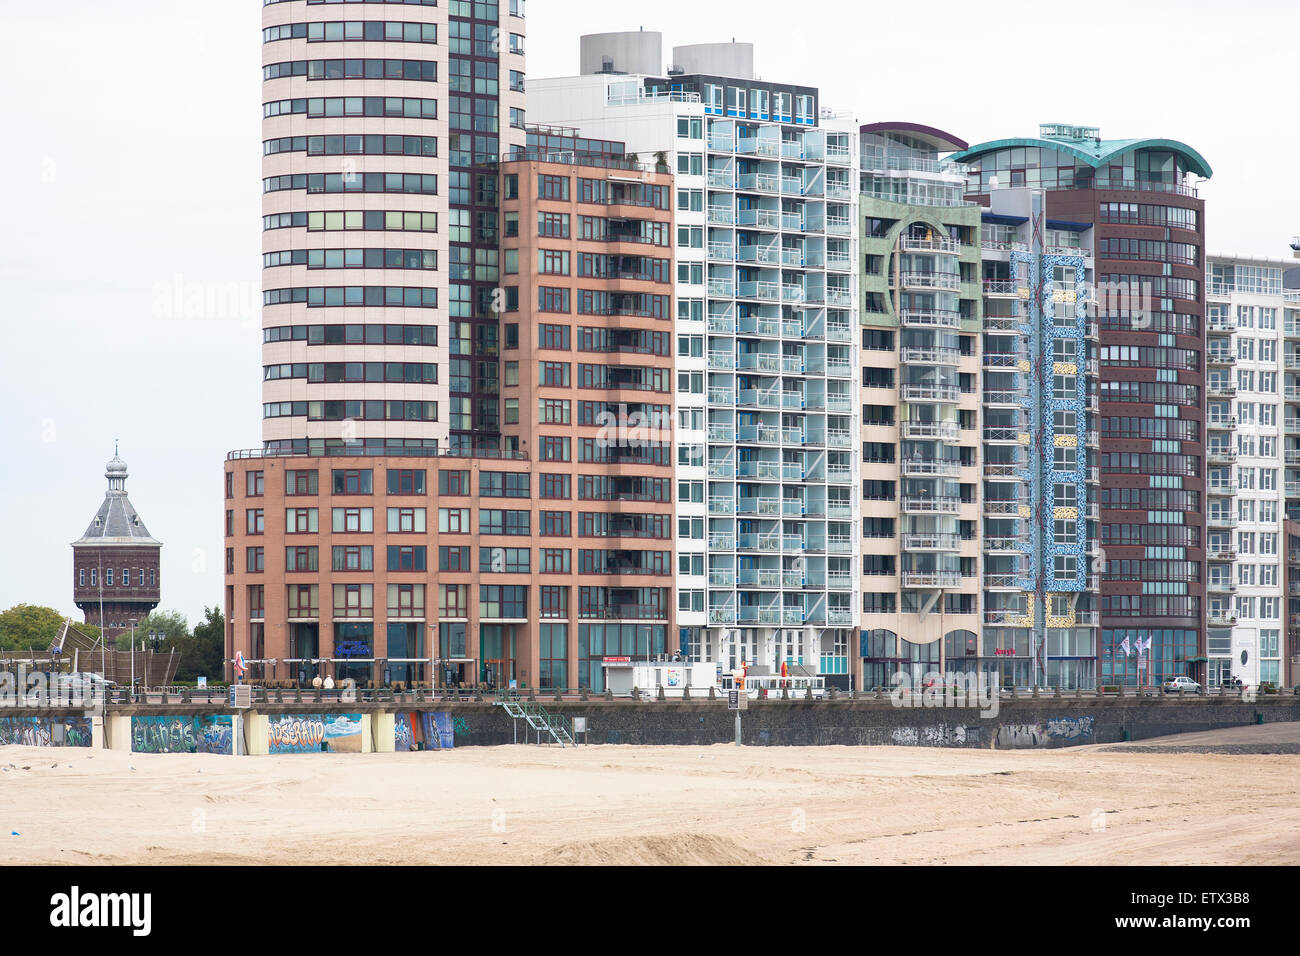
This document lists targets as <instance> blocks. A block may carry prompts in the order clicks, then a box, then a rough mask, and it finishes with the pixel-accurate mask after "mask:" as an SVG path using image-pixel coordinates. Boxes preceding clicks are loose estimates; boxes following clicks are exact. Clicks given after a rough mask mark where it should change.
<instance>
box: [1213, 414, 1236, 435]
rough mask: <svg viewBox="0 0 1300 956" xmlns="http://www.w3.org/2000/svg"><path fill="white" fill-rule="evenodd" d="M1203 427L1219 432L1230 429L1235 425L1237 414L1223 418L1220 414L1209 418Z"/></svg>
mask: <svg viewBox="0 0 1300 956" xmlns="http://www.w3.org/2000/svg"><path fill="white" fill-rule="evenodd" d="M1205 427H1206V428H1208V429H1209V430H1210V431H1219V432H1225V431H1232V430H1233V429H1234V428H1236V427H1237V416H1236V415H1230V416H1228V417H1227V418H1224V417H1222V416H1220V417H1219V418H1211V419H1209V420H1207V421H1206V423H1205Z"/></svg>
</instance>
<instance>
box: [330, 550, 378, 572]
mask: <svg viewBox="0 0 1300 956" xmlns="http://www.w3.org/2000/svg"><path fill="white" fill-rule="evenodd" d="M332 558H333V564H332V566H333V568H334V570H335V571H373V570H374V569H375V549H374V547H373V546H371V545H356V544H344V545H335V546H334V551H333V555H332Z"/></svg>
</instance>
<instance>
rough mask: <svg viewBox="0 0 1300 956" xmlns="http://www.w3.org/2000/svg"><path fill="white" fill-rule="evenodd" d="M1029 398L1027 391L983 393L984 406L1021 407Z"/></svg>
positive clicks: (1010, 390)
mask: <svg viewBox="0 0 1300 956" xmlns="http://www.w3.org/2000/svg"><path fill="white" fill-rule="evenodd" d="M1028 397H1029V391H1028V390H1027V389H1023V388H1020V389H999V390H993V389H990V390H988V391H986V392H985V393H984V404H985V405H1003V406H1007V405H1023V404H1025V399H1027V398H1028Z"/></svg>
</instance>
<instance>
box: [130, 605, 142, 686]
mask: <svg viewBox="0 0 1300 956" xmlns="http://www.w3.org/2000/svg"><path fill="white" fill-rule="evenodd" d="M129 623H130V625H131V699H132V700H133V701H134V700H135V626H136V625H137V624H138V623H140V622H139V621H137V620H136V619H135V618H131V620H130V621H129Z"/></svg>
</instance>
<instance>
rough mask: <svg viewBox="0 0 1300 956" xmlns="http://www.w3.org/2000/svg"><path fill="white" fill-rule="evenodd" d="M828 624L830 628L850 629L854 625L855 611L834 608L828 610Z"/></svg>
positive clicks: (845, 608)
mask: <svg viewBox="0 0 1300 956" xmlns="http://www.w3.org/2000/svg"><path fill="white" fill-rule="evenodd" d="M826 623H827V624H828V625H829V626H830V627H850V626H852V624H853V609H852V608H847V607H832V608H827V609H826Z"/></svg>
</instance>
